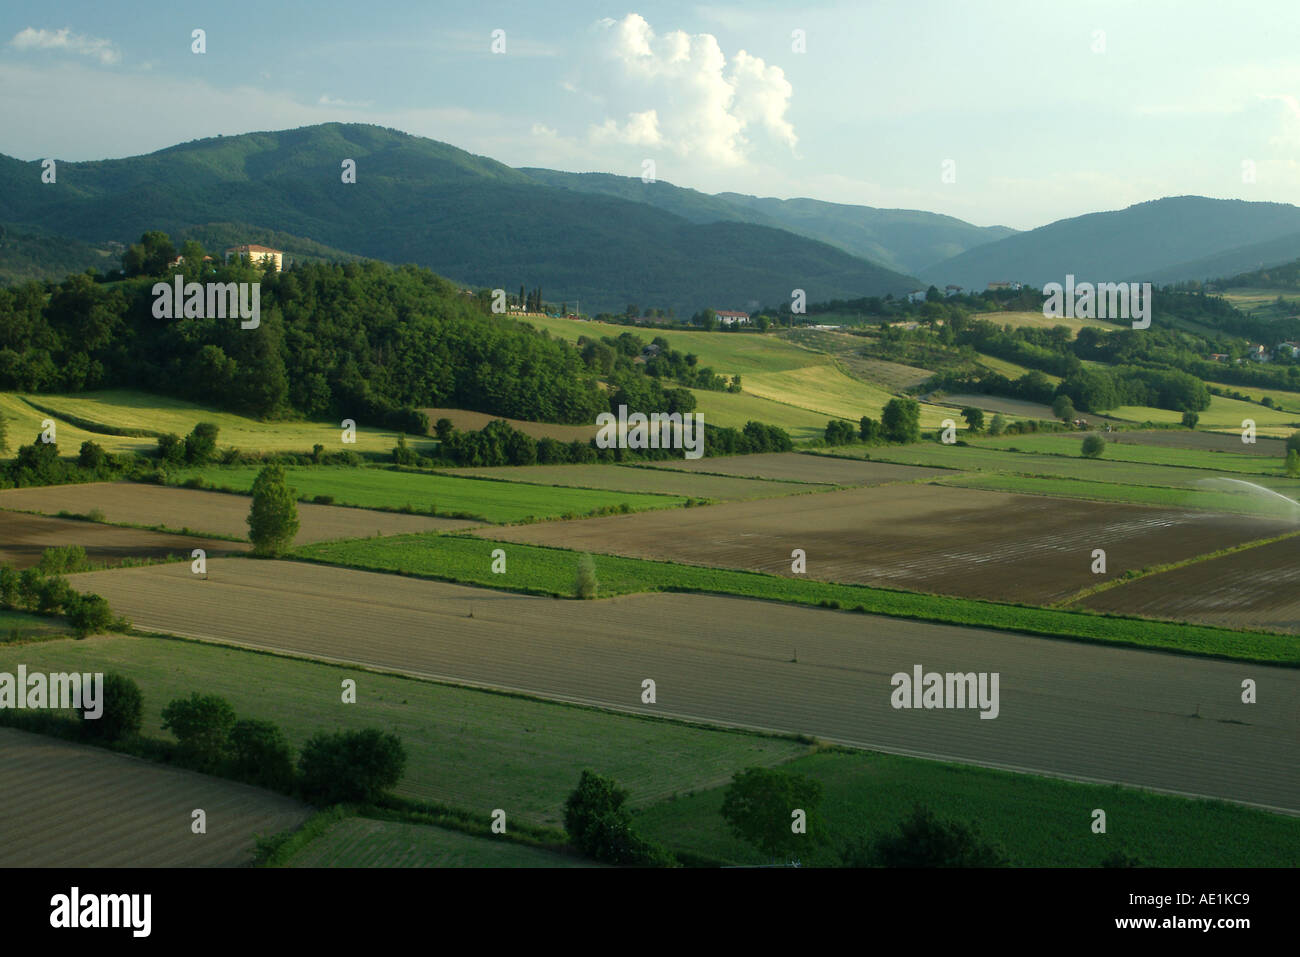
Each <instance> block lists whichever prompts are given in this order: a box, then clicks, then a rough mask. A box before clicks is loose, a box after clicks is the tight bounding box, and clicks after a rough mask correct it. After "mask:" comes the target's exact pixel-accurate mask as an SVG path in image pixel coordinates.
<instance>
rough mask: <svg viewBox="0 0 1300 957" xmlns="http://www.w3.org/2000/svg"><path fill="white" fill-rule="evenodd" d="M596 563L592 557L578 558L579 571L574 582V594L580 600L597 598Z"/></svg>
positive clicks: (583, 556)
mask: <svg viewBox="0 0 1300 957" xmlns="http://www.w3.org/2000/svg"><path fill="white" fill-rule="evenodd" d="M596 589H597V583H596V562H595V559H593V558H592V557H591V556H590V555H579V556H578V571H577V574H576V575H575V576H574V580H573V593H574V595H576V596H577V597H578V598H595V597H596Z"/></svg>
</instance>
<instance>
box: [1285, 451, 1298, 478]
mask: <svg viewBox="0 0 1300 957" xmlns="http://www.w3.org/2000/svg"><path fill="white" fill-rule="evenodd" d="M1286 474H1287V475H1289V476H1291V477H1292V478H1297V477H1300V452H1297V451H1296V450H1295V449H1287V453H1286Z"/></svg>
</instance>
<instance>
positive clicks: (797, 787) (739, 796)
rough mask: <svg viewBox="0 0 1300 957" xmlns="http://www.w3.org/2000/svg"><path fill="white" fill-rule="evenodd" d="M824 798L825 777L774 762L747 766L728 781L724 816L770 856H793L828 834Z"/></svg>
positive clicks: (734, 829) (738, 834)
mask: <svg viewBox="0 0 1300 957" xmlns="http://www.w3.org/2000/svg"><path fill="white" fill-rule="evenodd" d="M821 799H822V786H821V782H820V781H814V780H813V779H812V778H808V777H804V776H803V775H801V774H791V773H790V772H788V771H778V770H776V769H774V768H747V769H745V770H744V771H740V772H738V773H737V774H736V776H735V777H734V778H732V781H731V784H729V785H728V786H727V791H726V794H725V795H724V796H723V798H722V818H723V820H725V821H726V822H727V824H728V825H729V826H730V827H731V831H732V833H733V834H735V835H736V837H738V838H740V839H741V840H743V841H748V842H749V843H750V844H753V845H754V846H755V847H757V848H758V849H759V850H760V851H762V852H763V853H764V854H766V855H767V856H768V857H770V858H778V857H781V858H785V859H787V860H789V859H791V858H795V857H797V856H798V855H799V853H800V851H803V850H808V849H809V845H810V844H814V843H819V842H820V840H821V839H822V825H821V819H820V816H819V814H818V812H817V809H818V807H819V805H820V804H821ZM800 811H802V812H803V818H802V825H800V823H799V815H798V813H797V812H800Z"/></svg>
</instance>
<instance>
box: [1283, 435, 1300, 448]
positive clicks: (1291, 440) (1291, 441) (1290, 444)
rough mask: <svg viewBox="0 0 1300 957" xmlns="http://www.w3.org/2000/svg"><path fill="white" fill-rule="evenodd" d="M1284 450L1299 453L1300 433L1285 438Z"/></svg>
mask: <svg viewBox="0 0 1300 957" xmlns="http://www.w3.org/2000/svg"><path fill="white" fill-rule="evenodd" d="M1286 450H1287V451H1288V452H1300V432H1292V433H1291V434H1290V435H1288V436H1287V437H1286Z"/></svg>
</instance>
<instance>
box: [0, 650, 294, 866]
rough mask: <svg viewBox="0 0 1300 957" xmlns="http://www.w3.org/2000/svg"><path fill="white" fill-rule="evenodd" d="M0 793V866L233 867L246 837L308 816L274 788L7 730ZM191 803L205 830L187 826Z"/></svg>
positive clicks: (247, 844) (245, 857)
mask: <svg viewBox="0 0 1300 957" xmlns="http://www.w3.org/2000/svg"><path fill="white" fill-rule="evenodd" d="M61 644H62V643H61ZM24 651H25V652H35V649H25V650H24ZM25 659H26V654H25V655H24V660H25ZM29 667H31V665H29ZM73 669H75V670H78V671H84V670H91V669H89V668H83V667H81V666H79V665H73V666H72V667H71V668H70V669H69V670H73ZM0 793H3V794H4V800H3V801H0V834H4V835H5V840H3V841H0V867H237V866H239V865H241V864H247V863H249V862H250V861H251V860H252V857H253V838H254V835H257V834H273V833H276V832H279V831H283V830H286V829H288V828H291V827H296V826H297V825H299V824H301V823H302V822H303V821H304V820H305V819H306V818H307V815H308V813H309V810H308V808H307V807H306V806H305V805H303V804H300V803H299V802H297V801H295V800H293V799H291V798H288V797H285V796H284V795H281V794H273V793H272V792H270V791H263V790H260V789H259V788H254V787H250V786H248V785H246V784H238V783H236V782H234V781H227V780H224V779H222V778H214V777H208V776H207V775H204V774H196V773H194V772H192V771H181V770H177V769H175V768H165V767H160V766H159V765H156V764H151V763H150V762H148V761H144V760H142V759H140V758H133V757H127V756H125V755H121V754H114V753H113V752H111V751H106V750H104V749H102V748H95V747H90V746H87V745H79V744H72V743H70V742H67V741H60V740H56V739H53V738H48V737H44V736H42V735H35V734H27V733H26V732H23V731H16V730H14V729H12V728H0ZM195 808H202V809H203V810H204V811H206V812H207V833H206V834H195V833H193V832H192V831H191V830H190V825H191V823H192V820H193V819H192V818H191V812H192V811H193V810H194V809H195Z"/></svg>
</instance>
